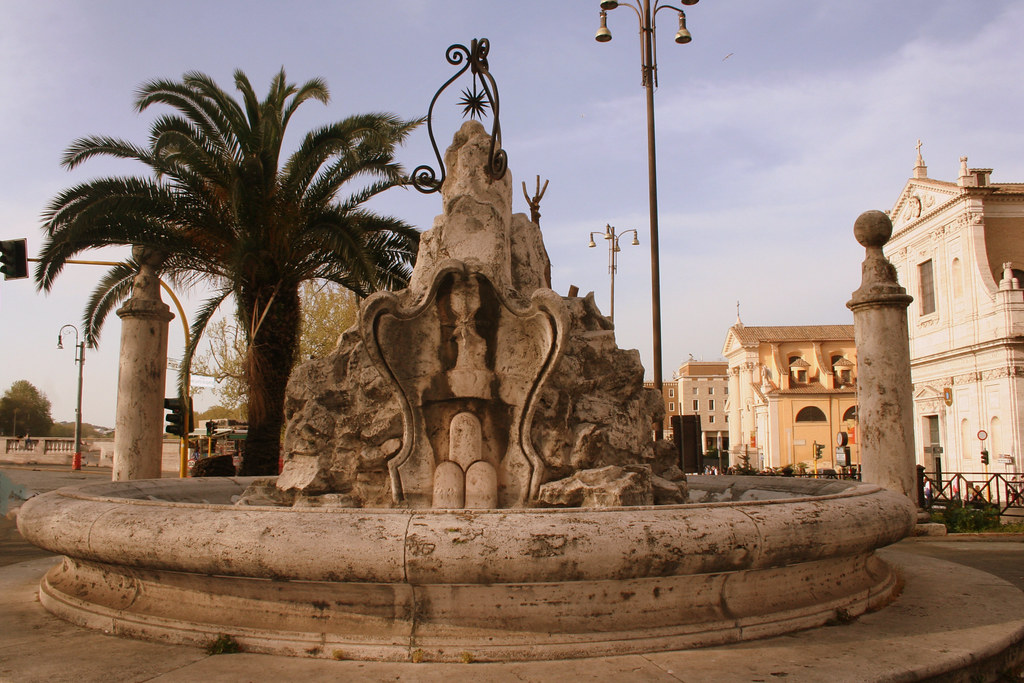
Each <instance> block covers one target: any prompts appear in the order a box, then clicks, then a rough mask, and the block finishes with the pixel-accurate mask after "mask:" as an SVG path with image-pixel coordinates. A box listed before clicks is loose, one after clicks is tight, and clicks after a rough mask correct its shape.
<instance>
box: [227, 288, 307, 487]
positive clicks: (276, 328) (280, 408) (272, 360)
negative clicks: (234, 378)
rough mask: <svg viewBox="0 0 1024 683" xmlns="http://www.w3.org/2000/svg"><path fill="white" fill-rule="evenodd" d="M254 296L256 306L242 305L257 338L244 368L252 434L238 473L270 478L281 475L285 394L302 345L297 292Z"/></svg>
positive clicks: (266, 292) (285, 290) (267, 291)
mask: <svg viewBox="0 0 1024 683" xmlns="http://www.w3.org/2000/svg"><path fill="white" fill-rule="evenodd" d="M275 289H276V292H275ZM243 298H247V297H243ZM253 298H254V299H255V305H253V301H248V302H243V303H242V306H245V307H246V310H245V313H244V314H243V316H244V317H243V318H242V319H243V320H245V321H246V323H247V324H248V325H249V329H250V331H251V330H253V329H255V334H252V333H251V332H250V334H251V339H252V341H251V342H250V345H249V355H248V359H247V364H246V375H247V379H248V384H249V409H248V414H249V431H248V435H247V436H246V439H245V454H244V456H243V458H242V468H241V471H240V472H239V474H241V475H243V476H254V475H258V476H268V475H270V476H272V475H276V474H277V472H278V461H279V458H280V454H281V433H282V428H283V426H284V394H285V388H286V386H287V384H288V375H289V374H290V373H291V368H292V364H293V363H294V361H295V350H296V347H297V345H298V341H299V321H300V311H299V295H298V288H297V287H290V288H288V287H285V286H283V285H279V286H278V287H277V288H272V287H266V286H264V287H261V288H259V291H258V294H257V296H256V297H253ZM240 312H241V311H240Z"/></svg>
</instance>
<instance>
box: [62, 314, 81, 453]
mask: <svg viewBox="0 0 1024 683" xmlns="http://www.w3.org/2000/svg"><path fill="white" fill-rule="evenodd" d="M71 330H74V331H75V362H76V363H78V400H77V402H76V403H75V455H74V457H73V458H72V460H71V469H73V470H80V469H82V370H83V369H84V368H85V342H84V341H81V342H80V341H78V339H79V337H78V328H77V327H75V326H74V325H65V326H64V327H62V328H60V332H58V333H57V348H58V349H63V348H64V335H65V334H66V333H68V332H70V331H71Z"/></svg>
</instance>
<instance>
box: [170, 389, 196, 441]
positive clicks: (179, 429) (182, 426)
mask: <svg viewBox="0 0 1024 683" xmlns="http://www.w3.org/2000/svg"><path fill="white" fill-rule="evenodd" d="M164 409H165V410H169V411H170V412H169V413H167V428H166V429H165V430H164V431H165V432H167V433H168V434H174V435H175V436H181V437H184V436H186V435H188V433H189V432H190V431H192V399H191V398H190V399H189V400H188V411H187V412H186V411H185V410H183V409H182V403H181V399H180V398H178V397H177V396H175V397H174V398H165V399H164Z"/></svg>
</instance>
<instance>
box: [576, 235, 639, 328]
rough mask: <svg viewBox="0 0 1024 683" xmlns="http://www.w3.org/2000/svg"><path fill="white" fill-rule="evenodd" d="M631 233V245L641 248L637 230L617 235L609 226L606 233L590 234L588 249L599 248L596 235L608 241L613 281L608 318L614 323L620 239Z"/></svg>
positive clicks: (609, 262) (609, 267) (609, 269)
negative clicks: (595, 238)
mask: <svg viewBox="0 0 1024 683" xmlns="http://www.w3.org/2000/svg"><path fill="white" fill-rule="evenodd" d="M629 233H633V241H632V242H630V244H632V245H633V246H634V247H636V246H639V245H640V240H639V239H638V237H637V232H636V230H626V231H624V232H620V233H616V232H615V228H613V227H612V226H611V225H607V224H606V225H605V226H604V232H591V233H590V244H588V245H587V246H588V247H591V248H593V247H596V246H597V242H595V241H594V235H600V236H602V237H604V238H605V239H606V240H608V275H609V276H610V277H611V280H612V291H611V300H610V306H609V310H608V318H609V320H611V321H612V322H613V323H614V322H615V271H617V270H618V269H619V267H618V261H619V252H620V251H622V249H620V248H619V239H620V238H621V237H622V236H623V235H628V234H629Z"/></svg>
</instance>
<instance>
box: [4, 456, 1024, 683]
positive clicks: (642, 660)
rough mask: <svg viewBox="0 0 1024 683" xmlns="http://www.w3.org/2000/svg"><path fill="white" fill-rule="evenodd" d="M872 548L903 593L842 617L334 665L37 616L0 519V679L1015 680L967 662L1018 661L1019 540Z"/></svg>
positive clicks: (41, 558)
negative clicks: (699, 634)
mask: <svg viewBox="0 0 1024 683" xmlns="http://www.w3.org/2000/svg"><path fill="white" fill-rule="evenodd" d="M173 475H174V473H168V474H167V476H173ZM109 476H110V470H109V468H107V469H106V471H103V470H99V469H98V468H87V469H86V470H83V471H81V472H71V471H68V470H67V469H66V468H62V467H54V468H47V467H45V466H29V467H26V466H8V465H4V464H2V463H0V493H2V494H3V495H4V496H9V495H11V493H14V494H15V499H17V498H18V494H19V493H20V494H22V495H27V493H28V492H30V491H33V490H34V491H39V492H42V491H47V490H52V489H55V488H59V487H61V486H66V485H69V484H75V483H80V482H82V481H83V480H84V481H90V480H101V478H103V477H107V478H109ZM4 502H6V500H5V501H4ZM16 502H17V500H15V503H16ZM882 554H883V556H884V557H885V558H886V559H887V560H889V561H890V562H894V563H895V564H896V565H897V566H899V567H900V568H901V571H902V572H903V575H904V576H905V577H906V579H907V584H906V587H905V590H904V593H903V594H902V595H901V596H900V598H899V599H898V600H897V601H896V602H895V603H893V605H891V606H889V607H887V608H886V609H883V610H881V611H880V612H876V613H874V614H868V615H864V616H863V617H861V618H860V619H858V620H857V621H856V622H854V623H852V624H849V625H843V626H830V627H823V628H820V629H813V630H810V631H803V632H799V633H794V634H790V635H787V636H780V637H777V638H770V639H766V640H760V641H753V642H749V643H739V644H736V645H730V646H723V647H715V648H705V649H701V650H688V651H680V652H663V653H652V654H645V655H631V656H622V657H605V658H600V659H581V660H573V661H556V662H521V663H511V664H479V663H478V664H472V665H458V664H410V663H406V664H402V663H378V662H354V661H339V662H335V661H331V660H311V659H301V658H289V657H276V656H271V655H258V654H245V653H243V654H237V655H229V656H227V655H224V656H209V655H207V654H206V653H204V652H203V651H202V650H201V649H198V648H193V647H184V646H169V645H160V644H156V643H149V642H144V641H135V640H130V639H123V638H114V637H111V636H107V635H104V634H102V633H100V632H98V631H92V630H88V629H82V628H78V627H76V626H72V625H70V624H67V623H65V622H63V621H61V620H60V619H57V618H56V617H53V616H52V615H50V614H49V613H47V612H46V611H45V610H43V609H42V607H41V606H40V605H39V603H38V598H37V597H36V591H37V587H38V585H39V580H40V578H41V577H42V574H43V573H44V572H45V571H46V570H47V569H48V568H49V567H50V566H52V565H53V562H54V561H55V558H54V557H53V556H52V555H51V554H50V553H47V552H45V551H42V550H39V549H37V548H35V547H34V546H31V545H29V544H28V543H26V542H25V541H24V540H22V539H21V537H20V536H19V535H18V533H17V529H16V528H15V527H14V524H13V519H11V518H0V681H19V682H21V681H48V682H49V681H69V682H73V683H85V682H88V681H103V682H104V683H112V682H116V681H133V682H134V681H139V682H141V681H166V682H170V681H199V680H202V681H210V682H213V681H281V680H374V681H376V680H402V681H445V682H448V681H452V680H473V681H548V680H558V679H573V680H579V681H584V680H591V681H634V680H637V681H666V682H670V683H671V682H678V681H708V682H711V681H714V682H715V683H725V682H728V681H773V680H782V679H786V680H787V681H791V682H792V681H808V682H817V681H826V680H827V681H830V683H831V682H833V681H850V682H851V683H852V682H858V683H859V682H860V681H894V680H920V679H921V678H922V675H923V676H924V677H927V676H928V675H930V674H933V673H938V672H939V671H943V670H948V667H949V666H951V663H952V666H954V667H955V666H982V667H985V666H987V667H988V669H987V670H985V671H984V673H982V670H979V669H974V670H972V672H971V673H968V674H965V675H964V676H963V677H961V678H955V679H953V678H943V680H964V681H967V680H1000V681H1016V680H1022V679H1024V671H1022V669H1021V666H1020V664H1016V665H1011V666H1010V668H1009V669H1007V664H1006V661H1005V660H1000V659H998V658H997V659H989V661H988V664H986V663H985V662H982V663H981V664H980V665H979V664H978V660H979V659H981V660H984V659H985V658H991V657H995V656H996V655H997V654H998V653H1000V652H1003V653H1005V652H1007V650H1006V648H1010V649H1011V650H1012V651H1013V652H1015V653H1016V654H1015V655H1014V656H1015V657H1016V658H1017V659H1018V660H1019V659H1020V658H1021V652H1020V648H1021V643H1024V593H1022V592H1021V591H1022V590H1024V535H1018V536H992V535H973V536H947V537H944V538H942V537H939V538H935V537H928V538H919V539H907V540H905V541H902V542H901V543H898V544H896V545H895V546H893V547H891V548H889V549H885V550H883V551H882ZM996 577H998V578H996ZM1000 579H1003V580H1000ZM1004 580H1005V581H1004ZM1011 584H1012V585H1011ZM1014 643H1016V644H1017V645H1016V646H1014V645H1013V644H1014ZM47 653H51V654H47ZM57 653H59V655H58V654H57ZM935 667H940V668H937V669H936V668H935ZM911 672H913V673H912V675H908V674H911ZM1000 672H1001V674H1002V676H1001V677H1000Z"/></svg>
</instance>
